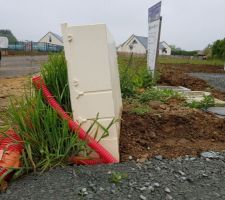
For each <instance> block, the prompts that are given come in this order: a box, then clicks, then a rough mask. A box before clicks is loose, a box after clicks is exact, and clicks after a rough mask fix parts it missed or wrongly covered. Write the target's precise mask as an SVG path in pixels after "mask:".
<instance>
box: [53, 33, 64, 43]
mask: <svg viewBox="0 0 225 200" xmlns="http://www.w3.org/2000/svg"><path fill="white" fill-rule="evenodd" d="M50 33H51V34H52V35H54V36H55V37H56V38H57V39H58V40H59V41H61V42H63V38H62V36H60V35H58V34H56V33H53V32H50Z"/></svg>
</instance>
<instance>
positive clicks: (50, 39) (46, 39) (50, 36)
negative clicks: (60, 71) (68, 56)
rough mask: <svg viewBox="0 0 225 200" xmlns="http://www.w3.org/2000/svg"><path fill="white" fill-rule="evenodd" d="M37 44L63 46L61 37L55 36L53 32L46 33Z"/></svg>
mask: <svg viewBox="0 0 225 200" xmlns="http://www.w3.org/2000/svg"><path fill="white" fill-rule="evenodd" d="M38 42H43V43H48V44H54V45H59V46H63V39H62V37H61V36H60V35H58V34H56V33H53V32H48V33H47V34H46V35H44V36H43V37H42V38H41V39H40V40H39V41H38Z"/></svg>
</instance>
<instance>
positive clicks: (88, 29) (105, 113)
mask: <svg viewBox="0 0 225 200" xmlns="http://www.w3.org/2000/svg"><path fill="white" fill-rule="evenodd" d="M62 34H63V42H64V49H65V55H66V60H67V67H68V78H69V88H70V96H71V104H72V109H73V117H74V120H77V121H78V122H80V123H82V128H84V129H85V130H87V129H88V128H89V126H90V124H91V123H92V121H89V120H90V119H93V118H95V117H96V115H97V114H98V113H99V118H100V119H99V123H100V124H102V125H103V126H105V127H107V126H108V125H109V123H110V122H111V121H112V120H113V119H114V118H115V119H120V117H121V111H122V99H121V90H120V83H119V72H118V65H117V54H116V47H115V43H114V40H113V38H112V36H111V34H110V33H109V31H108V29H107V27H106V25H104V24H99V25H86V26H68V25H67V24H63V25H62ZM101 132H102V131H100V132H99V135H98V138H99V137H100V135H101ZM119 133H120V123H116V124H114V125H113V126H112V127H111V128H110V130H109V136H108V137H106V138H104V139H102V140H101V141H100V143H101V144H102V145H103V146H104V147H105V148H106V149H107V150H108V151H109V152H111V154H112V155H113V156H114V157H115V158H117V159H118V160H119Z"/></svg>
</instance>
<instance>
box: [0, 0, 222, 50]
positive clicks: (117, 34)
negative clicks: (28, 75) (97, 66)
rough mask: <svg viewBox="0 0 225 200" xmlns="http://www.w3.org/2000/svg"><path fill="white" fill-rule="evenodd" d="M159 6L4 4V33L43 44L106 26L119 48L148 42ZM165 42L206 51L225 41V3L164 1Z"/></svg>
mask: <svg viewBox="0 0 225 200" xmlns="http://www.w3.org/2000/svg"><path fill="white" fill-rule="evenodd" d="M157 2H158V0H0V29H10V30H12V32H13V33H14V35H15V36H16V37H17V39H18V40H33V41H38V40H39V39H40V38H41V37H42V36H43V35H45V34H46V33H47V32H48V31H52V32H55V33H58V34H61V30H60V24H61V23H64V22H67V23H69V24H71V25H81V24H95V23H106V24H107V25H108V28H109V30H110V32H111V33H112V34H113V36H114V38H115V40H116V43H117V44H120V43H122V42H124V41H125V40H126V39H127V38H128V37H129V36H130V35H131V34H133V33H134V34H136V35H141V36H147V26H148V24H147V10H148V8H149V7H150V6H152V5H154V4H155V3H157ZM162 17H163V24H162V33H161V41H162V40H164V41H166V42H167V43H168V44H175V45H176V46H178V47H181V48H182V49H186V50H193V49H203V48H204V47H205V46H207V44H208V43H211V42H213V41H215V40H217V39H222V38H224V37H225V0H162Z"/></svg>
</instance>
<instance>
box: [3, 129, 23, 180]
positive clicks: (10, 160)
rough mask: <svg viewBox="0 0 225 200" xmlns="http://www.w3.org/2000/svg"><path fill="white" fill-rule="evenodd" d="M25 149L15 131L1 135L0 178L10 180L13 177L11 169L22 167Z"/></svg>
mask: <svg viewBox="0 0 225 200" xmlns="http://www.w3.org/2000/svg"><path fill="white" fill-rule="evenodd" d="M23 149H24V143H23V141H22V139H21V138H20V136H19V135H18V134H17V133H16V132H15V131H14V130H12V129H10V130H8V131H7V132H6V133H4V134H1V135H0V178H2V177H4V180H8V179H9V178H10V177H11V173H9V170H10V168H11V169H13V168H19V167H20V157H21V154H22V151H23ZM8 173H9V174H8Z"/></svg>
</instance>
